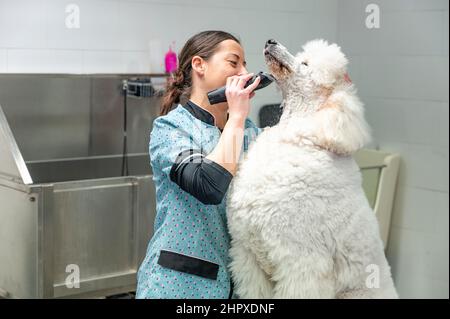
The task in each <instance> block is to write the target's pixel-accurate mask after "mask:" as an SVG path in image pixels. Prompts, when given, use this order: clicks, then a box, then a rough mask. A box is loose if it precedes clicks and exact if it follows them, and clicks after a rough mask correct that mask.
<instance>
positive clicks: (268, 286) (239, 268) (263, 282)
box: [230, 241, 273, 299]
mask: <svg viewBox="0 0 450 319" xmlns="http://www.w3.org/2000/svg"><path fill="white" fill-rule="evenodd" d="M230 256H231V259H232V261H231V263H230V270H231V274H232V277H233V282H234V284H235V289H236V294H237V295H238V296H239V298H243V299H269V298H272V296H273V283H272V282H271V281H270V280H269V278H268V277H267V274H266V273H265V272H264V271H263V270H262V269H261V268H260V267H259V265H258V262H257V260H256V256H255V255H254V254H253V253H252V252H251V251H250V250H248V249H246V248H245V247H244V245H242V244H241V243H239V242H237V241H234V242H233V244H232V246H231V248H230Z"/></svg>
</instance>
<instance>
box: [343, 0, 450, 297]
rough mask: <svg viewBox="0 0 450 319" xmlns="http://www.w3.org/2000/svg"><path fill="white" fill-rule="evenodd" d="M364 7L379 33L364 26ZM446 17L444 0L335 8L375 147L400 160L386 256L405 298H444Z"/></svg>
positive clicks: (383, 0) (351, 0) (346, 3)
mask: <svg viewBox="0 0 450 319" xmlns="http://www.w3.org/2000/svg"><path fill="white" fill-rule="evenodd" d="M368 3H376V4H378V5H379V7H380V9H381V21H380V22H381V25H380V29H376V30H375V29H367V28H366V27H365V22H364V21H365V18H366V15H367V14H366V13H365V8H366V5H367V4H368ZM448 12H449V3H448V0H394V1H393V0H372V1H371V0H340V1H339V18H338V20H339V22H338V42H339V43H340V45H341V46H342V48H343V50H344V51H345V52H346V53H347V55H348V56H349V59H350V75H351V76H352V78H353V80H354V82H355V83H356V85H357V87H358V88H359V93H360V96H361V98H362V100H363V101H364V102H365V104H366V112H367V113H366V114H367V119H368V121H369V123H370V124H371V126H372V128H373V131H374V136H375V143H374V144H375V145H376V146H378V147H379V148H380V149H383V150H387V151H393V152H398V153H400V154H401V156H402V158H403V161H402V164H401V172H400V177H399V183H398V191H397V196H396V202H395V207H394V212H393V220H392V223H393V226H392V229H391V233H390V242H389V246H388V250H387V254H388V259H389V261H390V263H391V266H392V270H393V274H394V277H395V282H396V284H397V288H398V290H399V293H400V295H401V297H403V298H448V297H449V275H448V274H449V196H448V192H449V187H448V173H449V172H448V163H449V151H448V149H449V140H448V139H449V135H448V134H449V123H448V121H449V119H448V116H449V93H448V92H449V91H448V85H449V83H448V82H449V80H448V79H449V74H448V72H449V71H448V68H449V58H448V57H449V55H448V54H449V49H448V48H449V46H448V23H449V21H448Z"/></svg>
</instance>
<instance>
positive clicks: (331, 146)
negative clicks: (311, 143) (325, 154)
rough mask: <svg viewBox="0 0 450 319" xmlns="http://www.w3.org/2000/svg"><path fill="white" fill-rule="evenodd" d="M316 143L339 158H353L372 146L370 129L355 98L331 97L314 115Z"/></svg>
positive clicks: (342, 95) (346, 96)
mask: <svg viewBox="0 0 450 319" xmlns="http://www.w3.org/2000/svg"><path fill="white" fill-rule="evenodd" d="M314 126H315V127H317V130H315V132H314V135H313V136H314V139H315V143H316V144H318V145H320V146H321V147H324V148H326V149H328V150H329V151H332V152H334V153H336V154H340V155H350V154H352V153H354V152H355V151H357V150H359V149H360V148H362V147H363V146H364V145H366V144H367V143H369V142H370V140H371V136H370V127H369V125H368V124H367V122H366V120H365V119H364V109H363V105H362V103H361V101H360V100H359V99H358V97H357V96H356V95H355V94H349V93H348V92H340V93H334V94H332V95H331V96H330V97H329V98H328V99H327V101H326V102H325V103H324V104H323V105H322V106H321V107H320V109H319V110H318V111H317V112H316V113H315V114H314Z"/></svg>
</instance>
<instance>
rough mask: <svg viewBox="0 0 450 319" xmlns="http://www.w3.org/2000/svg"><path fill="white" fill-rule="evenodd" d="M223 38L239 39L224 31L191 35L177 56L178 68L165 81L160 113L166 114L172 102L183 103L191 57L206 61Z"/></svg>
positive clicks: (189, 80)
mask: <svg viewBox="0 0 450 319" xmlns="http://www.w3.org/2000/svg"><path fill="white" fill-rule="evenodd" d="M225 40H234V41H236V42H237V43H239V44H240V41H239V40H238V39H237V38H236V37H235V36H233V35H231V34H230V33H228V32H225V31H203V32H200V33H197V34H196V35H194V36H192V37H191V38H190V39H189V40H188V41H187V42H186V43H185V45H184V46H183V48H182V49H181V51H180V54H179V56H178V69H177V71H176V72H175V73H174V74H172V76H171V78H169V80H168V81H167V85H166V89H165V92H164V96H163V101H162V105H161V111H160V115H166V114H167V113H169V111H170V110H171V109H172V107H173V104H174V103H185V102H186V101H185V100H186V99H187V98H188V97H189V96H190V95H191V90H192V65H191V61H192V58H193V57H194V56H196V55H198V56H199V57H201V58H203V59H204V60H205V61H207V60H208V59H209V58H210V57H211V56H212V55H213V54H214V53H215V51H216V50H217V47H218V45H219V44H220V43H221V42H222V41H225Z"/></svg>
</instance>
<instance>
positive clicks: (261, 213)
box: [227, 40, 398, 298]
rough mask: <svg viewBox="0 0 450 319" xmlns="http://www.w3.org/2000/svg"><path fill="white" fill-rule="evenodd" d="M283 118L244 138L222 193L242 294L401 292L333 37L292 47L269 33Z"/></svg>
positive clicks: (359, 118) (364, 133)
mask: <svg viewBox="0 0 450 319" xmlns="http://www.w3.org/2000/svg"><path fill="white" fill-rule="evenodd" d="M264 54H265V58H266V63H267V64H268V67H269V70H270V72H271V73H272V74H273V76H274V77H275V79H276V82H277V84H278V86H279V87H280V89H281V92H282V94H283V103H282V106H283V114H282V116H281V119H280V123H279V124H278V125H276V126H274V127H271V128H266V129H265V130H264V131H263V132H262V133H261V134H260V135H259V137H258V138H257V140H256V141H255V142H254V143H253V144H252V146H251V147H250V149H249V151H248V153H247V155H246V157H245V158H244V160H243V161H242V163H241V164H240V167H239V169H238V172H237V174H236V176H235V177H234V178H233V181H232V184H231V185H230V190H229V194H228V197H227V198H228V199H227V211H228V212H227V214H228V223H229V230H230V234H231V237H232V245H231V249H230V254H231V258H232V262H231V264H230V267H231V268H230V269H231V271H232V276H233V281H234V283H235V285H236V293H237V295H238V296H239V297H241V298H397V297H398V296H397V292H396V290H395V287H394V284H393V281H392V278H391V272H390V267H389V265H388V263H387V261H386V257H385V255H384V250H383V244H382V241H381V238H380V235H379V229H378V223H377V220H376V216H375V214H374V212H373V211H372V209H371V208H370V206H369V203H368V201H367V199H366V197H365V194H364V192H363V189H362V186H361V173H360V171H359V168H358V166H357V164H356V163H355V161H354V160H353V158H352V153H353V152H355V151H356V150H358V149H360V148H361V147H363V145H365V143H367V142H368V141H369V139H370V132H369V127H368V125H367V123H366V121H365V120H364V111H363V105H362V103H361V102H360V100H359V99H358V97H357V96H356V90H355V88H354V86H353V85H352V84H351V82H350V81H349V78H348V76H347V73H346V65H347V59H346V57H345V56H344V54H343V53H342V52H341V50H340V48H339V47H338V46H337V45H336V44H331V45H329V44H328V43H327V42H326V41H323V40H315V41H311V42H309V43H307V44H306V45H305V46H304V47H303V52H301V53H298V54H297V55H296V56H293V55H291V54H290V53H289V52H288V51H287V50H286V48H285V47H284V46H282V45H281V44H279V43H277V42H276V41H275V40H269V41H268V42H267V44H266V48H265V49H264Z"/></svg>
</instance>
